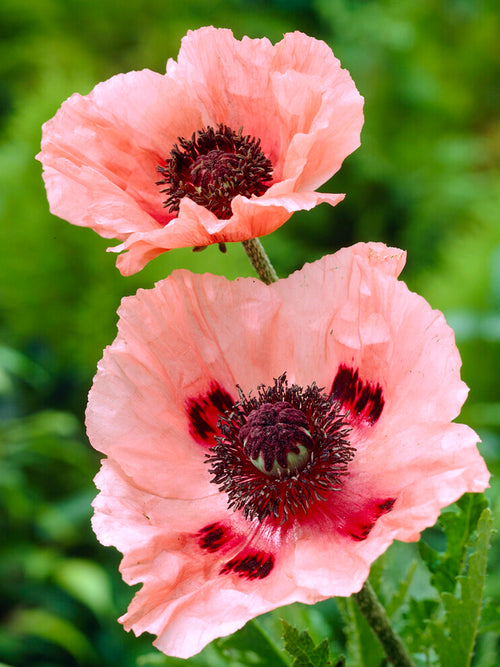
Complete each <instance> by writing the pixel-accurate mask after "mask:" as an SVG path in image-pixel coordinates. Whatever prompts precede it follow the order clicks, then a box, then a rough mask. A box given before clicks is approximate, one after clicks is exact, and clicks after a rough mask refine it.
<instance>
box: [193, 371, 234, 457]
mask: <svg viewBox="0 0 500 667" xmlns="http://www.w3.org/2000/svg"><path fill="white" fill-rule="evenodd" d="M233 403H234V400H233V399H232V398H231V396H230V395H229V394H228V393H227V391H226V390H225V389H223V388H222V387H221V386H220V385H219V384H218V383H217V382H212V384H211V386H210V389H209V391H208V392H207V393H206V394H205V395H200V396H197V397H196V398H190V399H188V400H187V401H186V411H187V414H188V417H189V420H190V424H189V432H190V433H191V435H192V436H193V438H194V439H195V440H196V441H197V442H198V443H199V444H200V445H206V446H208V447H213V446H214V445H215V444H216V442H215V435H216V434H217V433H218V430H217V420H218V419H219V415H221V414H222V413H224V412H225V411H226V410H230V409H231V408H232V407H233Z"/></svg>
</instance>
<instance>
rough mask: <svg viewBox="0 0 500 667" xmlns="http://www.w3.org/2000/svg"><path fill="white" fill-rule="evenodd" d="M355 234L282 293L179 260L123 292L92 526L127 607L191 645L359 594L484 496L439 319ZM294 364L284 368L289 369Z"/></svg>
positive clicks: (100, 376) (98, 420) (480, 465)
mask: <svg viewBox="0 0 500 667" xmlns="http://www.w3.org/2000/svg"><path fill="white" fill-rule="evenodd" d="M404 262H405V253H404V252H403V251H401V250H398V249H394V248H387V247H386V246H385V245H383V244H381V243H370V244H358V245H355V246H353V247H352V248H348V249H345V250H341V251H339V252H337V253H336V254H335V255H330V256H327V257H324V258H322V259H321V260H319V261H317V262H315V263H313V264H307V265H305V267H304V268H303V269H302V270H301V271H298V272H296V273H294V274H293V275H291V276H290V277H289V278H287V279H286V280H280V281H278V282H276V283H273V284H272V285H270V286H266V285H264V284H262V283H261V282H259V281H257V280H253V279H250V278H248V279H238V280H236V281H234V282H230V281H228V280H226V279H225V278H223V277H216V276H212V275H202V276H200V275H193V274H191V273H190V272H188V271H184V270H182V271H175V272H174V273H173V274H172V275H171V276H170V277H169V278H167V279H166V280H163V281H162V282H159V283H158V284H157V285H156V287H155V288H154V289H152V290H139V292H138V293H137V295H136V296H134V297H129V298H126V299H124V301H123V302H122V305H121V307H120V310H119V314H120V321H119V325H118V328H119V333H118V336H117V338H116V340H115V341H114V343H113V344H112V345H111V346H110V347H108V348H107V350H106V351H105V354H104V358H103V360H102V361H101V362H100V364H99V369H98V373H97V375H96V378H95V381H94V385H93V388H92V390H91V392H90V398H89V406H88V412H87V428H88V434H89V437H90V440H91V442H92V444H93V446H94V447H95V448H96V449H98V450H99V451H101V452H103V453H104V454H106V456H107V458H106V459H105V460H104V461H103V463H102V469H101V471H100V472H99V474H98V475H97V477H96V484H97V486H98V487H99V489H101V493H100V494H99V495H98V496H97V498H96V500H95V502H94V508H95V516H94V519H93V526H94V529H95V531H96V533H97V535H98V537H99V540H100V541H101V542H102V543H103V544H105V545H114V546H116V547H117V548H118V549H119V550H120V551H121V552H122V553H123V554H124V558H123V560H122V563H121V572H122V575H123V578H124V579H125V581H126V582H127V583H129V584H137V583H139V582H141V583H142V584H143V586H142V588H141V590H140V591H139V592H138V593H137V594H136V595H135V597H134V599H133V601H132V603H131V605H130V607H129V609H128V612H127V613H126V614H125V616H123V618H122V619H120V620H121V621H122V622H123V624H124V626H125V628H126V629H133V630H134V631H135V632H136V633H141V632H143V631H148V632H151V633H153V634H156V635H157V636H158V638H157V640H156V642H155V644H156V646H157V647H158V648H159V649H160V650H162V651H164V652H165V653H167V654H170V655H175V656H180V657H183V658H186V657H189V656H191V655H193V654H195V653H196V652H198V651H199V650H201V648H203V646H204V645H206V644H207V643H208V642H210V641H211V640H212V639H213V638H215V637H218V636H221V635H225V634H228V633H231V632H233V631H235V630H236V629H237V628H240V627H241V626H242V625H243V624H244V623H245V622H246V621H247V620H248V619H250V618H252V617H254V616H256V615H258V614H261V613H263V612H266V611H268V610H271V609H274V608H275V607H278V606H280V605H284V604H288V603H291V602H294V601H300V602H305V603H314V602H316V601H318V600H322V599H325V598H327V597H331V596H348V595H350V594H351V593H353V592H355V591H358V590H359V589H360V588H361V586H362V585H363V583H364V581H365V579H366V577H367V576H368V573H369V569H370V564H371V563H372V562H373V561H374V560H375V559H376V558H377V557H378V556H379V555H380V554H381V553H382V552H383V551H385V550H386V549H387V547H388V546H389V545H390V544H391V542H392V541H393V540H395V539H398V540H403V541H413V540H417V539H418V538H419V534H420V532H421V531H422V530H423V529H424V528H426V527H428V526H431V525H433V524H434V522H435V521H436V518H437V516H438V514H439V512H440V509H441V508H442V507H444V506H445V505H448V504H449V503H452V502H454V501H455V500H457V499H458V498H459V497H460V496H461V495H462V494H463V493H464V492H466V491H482V490H483V489H484V488H485V487H486V486H487V483H488V478H489V475H488V471H487V469H486V467H485V464H484V461H483V459H482V458H481V456H480V455H479V453H478V451H477V447H476V443H477V440H478V438H477V435H476V433H474V431H472V430H471V429H470V428H468V427H467V426H464V425H462V424H455V423H453V422H452V420H453V419H455V417H457V415H458V414H459V411H460V408H461V406H462V404H463V402H464V400H465V398H466V396H467V387H466V386H465V384H464V383H463V382H462V381H461V380H460V374H459V369H460V358H459V354H458V351H457V348H456V346H455V341H454V335H453V331H452V330H451V329H450V328H449V327H448V326H447V324H446V322H445V320H444V317H443V315H442V314H441V313H439V312H438V311H435V310H432V309H431V308H430V306H429V304H428V303H427V302H426V301H425V300H424V299H423V298H421V297H420V296H418V295H416V294H414V293H412V292H410V291H409V290H408V288H407V287H406V285H405V284H404V283H403V282H401V281H398V280H397V276H398V274H399V273H400V271H401V270H402V268H403V265H404ZM285 374H286V375H285Z"/></svg>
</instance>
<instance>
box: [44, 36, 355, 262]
mask: <svg viewBox="0 0 500 667" xmlns="http://www.w3.org/2000/svg"><path fill="white" fill-rule="evenodd" d="M362 107H363V98H362V97H361V96H360V95H359V93H358V91H357V90H356V87H355V85H354V83H353V81H352V79H351V77H350V76H349V73H348V72H347V71H346V70H343V69H341V67H340V63H339V61H338V60H337V59H336V58H335V57H334V55H333V53H332V51H331V50H330V48H329V47H328V46H327V45H326V44H325V43H324V42H322V41H319V40H316V39H313V38H312V37H308V36H307V35H304V34H302V33H300V32H295V33H290V34H286V35H285V36H284V38H283V40H282V41H281V42H279V43H278V44H276V45H273V44H271V42H269V40H268V39H249V38H247V37H245V38H244V39H243V40H241V41H238V40H236V39H235V38H234V37H233V34H232V32H231V31H230V30H218V29H215V28H212V27H207V28H201V29H199V30H195V31H193V32H191V31H190V32H188V34H187V35H186V37H184V38H183V40H182V45H181V49H180V51H179V57H178V60H177V62H175V61H174V60H169V62H168V63H167V72H166V74H165V75H162V74H158V73H156V72H151V71H150V70H142V71H140V72H129V73H128V74H119V75H118V76H114V77H113V78H111V79H109V80H108V81H105V82H104V83H100V84H99V85H97V86H96V87H95V88H94V90H93V91H92V92H91V93H90V94H89V95H87V96H85V97H82V96H81V95H78V94H75V95H73V96H72V97H70V98H69V99H68V100H67V101H66V102H64V104H63V105H62V107H61V108H60V109H59V111H58V112H57V114H56V116H55V117H54V118H53V119H52V120H50V121H48V122H47V123H46V124H45V125H44V127H43V138H42V150H41V152H40V153H39V155H38V156H37V157H38V159H39V160H40V161H41V162H42V164H43V167H44V180H45V185H46V188H47V194H48V198H49V202H50V209H51V211H52V213H54V214H56V215H58V216H60V217H61V218H65V219H66V220H69V221H70V222H72V223H73V224H76V225H82V226H86V227H92V229H94V230H95V231H96V232H97V233H98V234H100V235H101V236H104V237H106V238H117V239H120V240H121V241H123V243H122V244H121V245H119V246H118V247H115V248H113V250H116V251H121V250H125V251H127V252H125V253H124V254H122V255H120V256H119V257H118V260H117V266H118V268H119V269H120V271H121V272H122V273H123V274H124V275H130V274H132V273H135V272H136V271H139V270H140V269H141V268H142V267H143V266H144V265H145V264H146V263H147V262H148V261H149V260H150V259H153V258H154V257H156V256H157V255H159V254H160V253H162V252H165V251H166V250H171V249H172V248H180V247H189V246H206V245H208V244H211V243H222V242H226V241H243V240H246V239H250V238H254V237H257V236H262V235H264V234H269V233H270V232H272V231H274V230H275V229H277V228H278V227H279V226H280V225H282V224H283V223H284V222H286V221H287V220H288V218H289V217H290V216H291V214H292V213H293V212H294V211H298V210H300V209H311V208H313V207H314V206H316V204H319V203H321V202H328V203H329V204H332V205H335V204H337V203H338V202H339V201H341V200H342V199H343V197H344V195H340V194H326V193H318V192H315V190H316V188H318V187H319V186H320V185H321V184H322V183H324V182H325V181H327V180H328V179H329V178H330V177H331V176H332V175H333V174H334V173H335V172H336V171H337V170H338V169H339V168H340V166H341V164H342V161H343V160H344V158H345V157H346V156H348V155H349V154H350V153H352V151H354V150H355V149H356V148H357V147H358V146H359V137H360V132H361V127H362V125H363V112H362Z"/></svg>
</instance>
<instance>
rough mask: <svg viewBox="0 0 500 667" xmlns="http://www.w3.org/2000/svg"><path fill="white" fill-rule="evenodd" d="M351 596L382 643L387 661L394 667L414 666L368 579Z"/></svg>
mask: <svg viewBox="0 0 500 667" xmlns="http://www.w3.org/2000/svg"><path fill="white" fill-rule="evenodd" d="M353 598H354V599H355V600H356V603H357V605H358V607H359V610H360V612H361V613H362V614H363V616H364V617H365V618H366V620H367V621H368V624H369V625H370V628H371V629H372V631H373V633H374V634H375V636H376V637H377V639H378V640H379V642H380V644H381V645H382V648H383V649H384V651H385V654H386V656H387V659H388V660H389V662H391V663H392V664H393V665H396V667H414V665H413V662H412V661H411V658H410V656H409V654H408V651H407V650H406V647H405V645H404V644H403V642H402V640H401V637H400V636H399V635H398V634H396V632H395V631H394V630H393V628H392V626H391V623H390V621H389V617H388V616H387V613H386V611H385V609H384V607H383V606H382V605H381V604H380V602H379V601H378V598H377V596H376V595H375V591H374V590H373V588H372V587H371V585H370V584H369V583H368V581H366V582H365V585H364V586H363V588H362V589H361V590H360V591H359V593H354V594H353Z"/></svg>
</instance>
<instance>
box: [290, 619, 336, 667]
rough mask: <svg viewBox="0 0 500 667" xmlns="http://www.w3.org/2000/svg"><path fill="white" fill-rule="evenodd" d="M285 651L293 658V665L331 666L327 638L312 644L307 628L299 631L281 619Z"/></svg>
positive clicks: (295, 666) (297, 666)
mask: <svg viewBox="0 0 500 667" xmlns="http://www.w3.org/2000/svg"><path fill="white" fill-rule="evenodd" d="M282 626H283V639H284V641H285V651H286V652H287V653H289V654H290V655H291V656H292V657H293V658H294V661H293V667H331V664H332V663H331V662H330V647H329V644H328V639H324V640H323V641H322V642H320V643H319V644H318V645H317V646H315V645H314V642H313V640H312V639H311V637H310V635H309V633H308V632H307V630H304V631H303V632H299V631H298V630H297V628H294V627H293V626H291V625H290V624H289V623H287V622H286V621H282Z"/></svg>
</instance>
